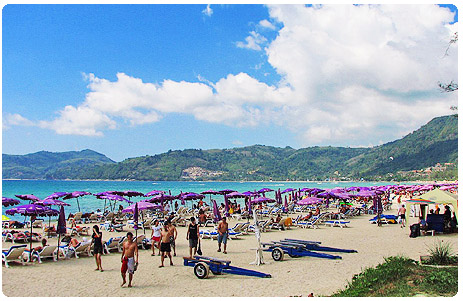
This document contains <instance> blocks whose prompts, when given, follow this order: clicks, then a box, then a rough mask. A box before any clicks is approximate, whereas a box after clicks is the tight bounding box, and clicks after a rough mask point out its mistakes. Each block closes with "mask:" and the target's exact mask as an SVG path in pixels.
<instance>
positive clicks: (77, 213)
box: [74, 212, 82, 223]
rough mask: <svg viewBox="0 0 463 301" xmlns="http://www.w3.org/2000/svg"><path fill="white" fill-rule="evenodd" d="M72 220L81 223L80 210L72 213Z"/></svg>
mask: <svg viewBox="0 0 463 301" xmlns="http://www.w3.org/2000/svg"><path fill="white" fill-rule="evenodd" d="M74 220H75V221H76V223H82V212H76V214H74Z"/></svg>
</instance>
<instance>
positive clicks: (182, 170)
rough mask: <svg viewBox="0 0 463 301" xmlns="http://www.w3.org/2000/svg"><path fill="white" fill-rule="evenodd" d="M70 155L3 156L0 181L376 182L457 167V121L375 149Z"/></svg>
mask: <svg viewBox="0 0 463 301" xmlns="http://www.w3.org/2000/svg"><path fill="white" fill-rule="evenodd" d="M82 152H92V151H89V150H86V151H82ZM82 152H80V153H82ZM69 153H75V152H68V153H48V152H39V153H36V154H30V155H25V156H10V155H3V164H4V165H3V177H4V178H9V177H11V178H21V177H22V178H52V179H113V180H119V179H126V180H153V181H162V180H171V181H176V180H220V181H227V180H243V181H251V180H253V181H259V180H307V179H309V180H324V179H326V178H336V179H341V180H342V179H361V178H364V179H379V178H384V176H386V175H388V174H391V173H396V172H398V171H409V170H414V169H422V168H426V167H429V166H433V165H435V164H436V163H446V162H452V163H456V162H457V160H458V118H457V117H456V115H453V116H444V117H438V118H434V119H433V120H431V121H430V122H429V123H428V124H426V125H424V126H422V127H421V128H420V129H418V130H416V131H414V132H413V133H410V134H409V135H407V136H405V137H404V138H402V139H399V140H396V141H393V142H389V143H386V144H384V145H381V146H377V147H374V148H349V147H318V146H315V147H308V148H302V149H293V148H291V147H285V148H279V147H272V146H264V145H253V146H246V147H240V148H232V149H222V150H221V149H211V150H200V149H186V150H182V151H180V150H175V151H171V150H170V151H168V152H166V153H162V154H159V155H155V156H144V157H137V158H129V159H126V160H124V161H122V162H119V163H115V162H112V161H111V160H110V159H108V158H106V157H105V156H103V155H101V154H98V153H95V152H93V155H94V156H88V157H82V156H80V157H79V156H75V157H72V156H70V155H69ZM50 154H55V155H58V154H63V156H62V158H63V159H62V160H60V161H58V160H56V159H55V160H54V161H53V160H50V158H51V157H50ZM64 154H66V155H64ZM96 154H97V155H98V156H97V155H96ZM5 156H8V157H5ZM23 157H27V158H23ZM64 158H66V159H64ZM104 158H105V159H106V160H103V159H104ZM12 159H14V160H12ZM22 160H24V161H22ZM26 162H27V164H26ZM47 164H48V165H47ZM45 166H46V167H45ZM39 169H40V170H39ZM25 175H27V176H25ZM32 176H34V177H32Z"/></svg>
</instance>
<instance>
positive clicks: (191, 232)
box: [186, 216, 199, 258]
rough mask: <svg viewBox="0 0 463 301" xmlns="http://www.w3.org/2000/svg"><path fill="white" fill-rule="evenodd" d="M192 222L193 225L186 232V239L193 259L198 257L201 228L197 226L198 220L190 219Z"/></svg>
mask: <svg viewBox="0 0 463 301" xmlns="http://www.w3.org/2000/svg"><path fill="white" fill-rule="evenodd" d="M190 221H191V223H190V224H189V225H188V231H187V232H186V239H187V240H188V245H189V247H190V258H193V255H196V248H197V247H198V240H199V226H198V225H197V224H196V220H195V218H194V217H193V216H192V217H191V218H190ZM193 249H194V252H193Z"/></svg>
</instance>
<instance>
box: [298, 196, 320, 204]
mask: <svg viewBox="0 0 463 301" xmlns="http://www.w3.org/2000/svg"><path fill="white" fill-rule="evenodd" d="M322 202H323V200H322V199H319V198H315V197H310V196H309V197H307V198H304V199H302V200H298V201H297V202H296V204H298V205H315V204H320V203H322Z"/></svg>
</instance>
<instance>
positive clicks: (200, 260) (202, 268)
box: [183, 256, 272, 279]
mask: <svg viewBox="0 0 463 301" xmlns="http://www.w3.org/2000/svg"><path fill="white" fill-rule="evenodd" d="M230 263H231V261H230V260H223V259H219V258H213V257H206V256H195V257H194V258H190V257H183V265H184V266H191V267H194V273H195V275H196V277H198V278H199V279H205V278H207V277H209V272H212V274H214V275H221V274H235V275H243V276H254V277H260V278H271V277H272V275H270V274H265V273H261V272H258V271H253V270H248V269H243V268H239V267H235V266H232V265H230Z"/></svg>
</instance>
